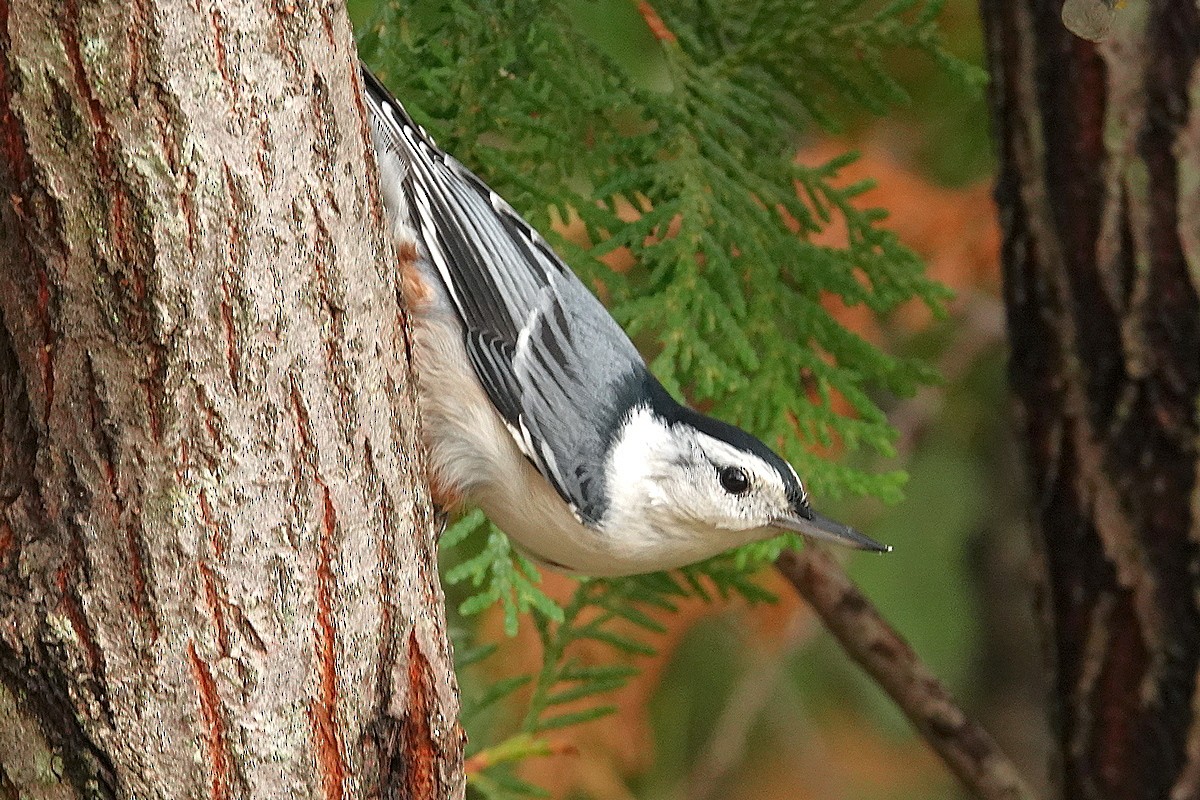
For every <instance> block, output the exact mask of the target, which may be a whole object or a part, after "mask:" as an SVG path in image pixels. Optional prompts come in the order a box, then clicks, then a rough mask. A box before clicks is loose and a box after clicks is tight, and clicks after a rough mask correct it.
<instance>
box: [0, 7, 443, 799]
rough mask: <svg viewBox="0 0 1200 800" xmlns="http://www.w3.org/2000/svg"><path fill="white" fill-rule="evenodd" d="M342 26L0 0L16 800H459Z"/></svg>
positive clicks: (387, 259) (260, 13)
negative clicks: (238, 799) (110, 799)
mask: <svg viewBox="0 0 1200 800" xmlns="http://www.w3.org/2000/svg"><path fill="white" fill-rule="evenodd" d="M356 64H357V62H356V59H355V57H354V45H353V41H352V37H351V32H350V27H349V23H348V20H347V18H346V12H345V8H344V5H343V3H342V2H341V1H340V0H290V1H289V2H276V3H262V2H259V1H258V0H201V2H198V3H179V2H169V1H168V0H125V1H124V2H118V1H117V0H113V1H111V2H100V1H99V0H62V2H58V0H55V1H54V2H46V0H0V189H2V193H0V197H2V198H3V199H2V201H0V313H2V315H3V326H2V327H0V798H15V797H22V798H24V797H45V798H82V797H135V796H136V797H141V798H170V799H171V800H176V799H178V798H193V797H206V798H212V800H224V799H225V798H233V797H252V798H256V799H257V798H291V797H323V798H331V799H332V798H343V797H346V798H350V797H419V798H440V797H447V796H456V795H457V796H461V794H462V791H463V783H462V771H461V766H462V737H461V733H460V729H459V728H458V726H457V723H456V713H457V696H456V688H455V682H454V676H453V672H452V666H451V661H450V654H449V647H448V644H447V640H446V637H445V631H444V625H443V617H442V607H441V601H442V595H441V590H440V587H439V584H438V580H437V574H436V570H435V549H434V536H433V526H432V523H431V514H430V507H429V502H428V495H427V490H426V488H425V480H424V470H423V462H422V459H421V457H420V455H419V452H420V451H419V448H418V446H417V439H416V430H415V427H416V416H415V411H414V404H413V396H412V391H413V385H412V381H411V377H412V376H411V374H410V372H409V367H408V363H407V355H406V350H407V345H408V342H407V330H406V326H405V322H404V318H403V315H402V312H401V310H400V308H399V306H398V300H397V294H396V270H395V266H394V255H393V253H392V247H391V245H390V243H388V242H387V240H386V238H385V236H384V233H383V224H382V217H381V213H382V212H381V208H380V202H379V197H378V194H377V190H376V183H375V180H374V178H373V174H374V166H373V157H372V155H371V149H370V142H369V139H368V136H367V132H366V128H365V124H364V115H363V108H362V105H361V102H360V98H359V94H358V89H359V79H358V75H357V67H356Z"/></svg>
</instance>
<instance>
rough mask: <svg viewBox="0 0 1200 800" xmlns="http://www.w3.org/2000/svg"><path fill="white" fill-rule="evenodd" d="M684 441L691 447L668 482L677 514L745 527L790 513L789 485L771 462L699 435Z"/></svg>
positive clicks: (762, 525) (764, 524)
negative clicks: (786, 484)
mask: <svg viewBox="0 0 1200 800" xmlns="http://www.w3.org/2000/svg"><path fill="white" fill-rule="evenodd" d="M689 433H690V432H689ZM688 439H690V440H691V441H690V442H689V444H690V447H689V448H688V449H687V451H685V452H684V453H682V454H681V455H683V458H681V459H680V461H679V462H678V465H679V469H678V470H677V471H676V472H675V474H673V475H671V476H670V478H669V479H668V481H667V485H668V486H669V487H670V490H671V491H670V493H671V494H672V495H674V498H673V501H674V504H675V506H676V508H675V513H676V514H679V515H680V516H683V517H691V518H692V519H693V520H694V521H695V522H696V523H697V524H700V525H707V526H711V527H714V528H721V529H725V530H731V531H746V530H752V529H755V528H765V527H768V526H770V524H771V521H772V520H774V519H777V518H779V517H780V516H783V515H786V514H788V513H789V512H790V510H791V502H790V500H789V499H788V492H787V487H786V486H785V485H784V481H783V478H782V477H781V476H780V474H779V471H778V470H777V469H776V468H775V467H774V466H772V465H771V464H769V463H767V462H766V461H764V460H763V459H762V458H760V457H758V456H757V455H755V454H753V453H748V452H746V451H744V450H741V449H738V448H735V447H733V446H732V445H729V444H727V443H725V442H723V441H721V440H719V439H714V438H713V437H711V436H707V435H706V434H703V433H699V432H695V433H691V435H689V436H687V437H685V439H684V441H687V440H688Z"/></svg>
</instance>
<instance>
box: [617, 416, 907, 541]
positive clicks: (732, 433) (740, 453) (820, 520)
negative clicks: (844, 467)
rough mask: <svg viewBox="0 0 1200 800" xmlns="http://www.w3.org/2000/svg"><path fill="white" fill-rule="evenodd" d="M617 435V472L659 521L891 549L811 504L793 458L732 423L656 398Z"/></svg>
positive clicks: (733, 534) (732, 537) (733, 537)
mask: <svg viewBox="0 0 1200 800" xmlns="http://www.w3.org/2000/svg"><path fill="white" fill-rule="evenodd" d="M664 410H665V414H664ZM622 438H623V439H624V441H623V442H622V445H624V446H623V447H619V448H618V452H619V455H621V456H623V458H622V460H623V461H624V464H623V465H622V466H621V468H620V473H619V474H623V475H624V478H623V480H624V481H626V482H635V483H636V486H637V492H636V494H638V495H640V498H639V499H638V500H637V502H639V503H641V504H643V506H644V507H645V509H646V511H647V513H648V514H650V515H652V516H653V517H654V518H655V519H656V520H657V521H658V527H659V528H678V529H685V528H686V529H691V530H697V531H712V532H713V533H714V535H716V536H717V537H722V536H726V535H727V536H728V541H729V546H734V545H737V544H741V543H743V542H746V541H753V540H755V539H763V538H767V537H769V536H771V535H772V534H773V533H776V532H779V531H785V530H786V531H795V532H797V533H800V534H803V535H804V536H807V537H811V538H813V539H821V540H824V541H829V542H834V543H836V544H841V545H848V546H850V547H855V548H858V549H861V550H873V551H876V552H887V551H889V550H891V548H890V547H888V546H886V545H883V544H880V543H879V542H876V541H874V540H873V539H870V538H869V537H867V536H864V535H863V534H861V533H859V532H858V531H856V530H854V529H853V528H851V527H849V526H847V525H843V524H841V523H839V522H836V521H834V520H832V519H830V518H828V517H825V516H823V515H821V514H818V513H817V512H816V511H814V510H813V509H812V507H811V506H810V505H809V503H808V495H807V492H806V491H805V489H804V485H803V484H802V483H801V481H800V478H799V477H798V476H797V475H796V471H795V470H794V469H792V466H791V465H790V464H788V462H787V461H785V460H783V459H782V458H781V457H780V456H779V455H777V454H776V453H775V452H774V451H773V450H772V449H771V448H769V447H767V446H766V445H765V444H763V443H762V442H761V441H760V440H759V439H757V438H755V437H754V436H752V435H750V434H749V433H746V432H745V431H743V430H741V429H740V428H737V427H735V426H733V425H729V424H727V423H724V422H721V421H720V420H716V419H712V418H710V417H706V416H704V415H702V414H699V413H698V412H695V411H692V410H691V409H688V408H686V407H683V406H678V405H675V406H674V407H671V406H665V407H664V406H663V405H661V404H660V405H659V406H658V407H657V408H653V407H651V408H644V409H642V410H640V411H635V412H634V415H633V416H632V417H631V418H630V419H629V421H628V423H627V427H626V430H625V435H624V436H623V437H622ZM626 485H627V486H629V488H631V489H632V488H634V486H632V485H630V484H629V483H626Z"/></svg>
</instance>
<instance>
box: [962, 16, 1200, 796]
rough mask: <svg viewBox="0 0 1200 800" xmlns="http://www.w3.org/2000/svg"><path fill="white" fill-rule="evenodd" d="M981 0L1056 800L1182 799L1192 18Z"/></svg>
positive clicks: (1194, 193)
mask: <svg viewBox="0 0 1200 800" xmlns="http://www.w3.org/2000/svg"><path fill="white" fill-rule="evenodd" d="M1060 8H1061V1H1060V2H1045V1H1036V2H1035V0H1020V1H1019V2H1002V1H1001V0H983V2H982V9H983V16H984V20H985V24H986V29H987V33H986V36H987V45H988V55H989V65H990V69H991V74H992V80H993V90H992V104H993V112H994V123H995V128H996V133H997V137H998V142H999V152H1000V165H1001V169H1000V178H999V183H998V187H997V202H998V205H999V208H1000V214H1001V219H1002V221H1003V224H1004V235H1005V241H1004V253H1003V260H1004V279H1005V285H1004V292H1005V300H1006V302H1007V305H1008V322H1009V336H1010V340H1011V347H1012V357H1011V367H1010V371H1011V375H1010V377H1011V382H1012V386H1013V389H1014V391H1015V393H1016V396H1017V400H1018V408H1019V411H1020V415H1021V417H1022V421H1023V424H1024V429H1025V434H1026V436H1027V445H1028V455H1029V458H1030V462H1031V466H1032V478H1033V488H1034V507H1033V511H1034V516H1035V519H1036V522H1037V525H1038V527H1039V529H1040V532H1041V541H1040V543H1039V544H1040V548H1039V549H1040V554H1041V555H1040V560H1041V562H1042V566H1043V567H1044V575H1045V583H1044V586H1043V591H1042V597H1041V605H1042V610H1043V617H1044V622H1045V627H1046V630H1047V632H1048V637H1047V642H1048V647H1047V651H1048V653H1047V655H1048V657H1049V661H1050V663H1051V665H1052V667H1053V678H1052V680H1053V686H1052V694H1051V698H1052V703H1053V704H1054V706H1055V711H1056V717H1057V719H1056V724H1057V733H1058V737H1059V751H1060V758H1061V763H1060V764H1059V765H1058V766H1059V769H1058V773H1059V775H1058V780H1059V784H1060V786H1059V790H1060V794H1061V796H1063V797H1070V798H1101V797H1102V798H1176V799H1177V800H1182V798H1192V797H1197V796H1200V714H1197V711H1200V692H1198V691H1197V688H1198V683H1197V681H1198V679H1200V673H1198V671H1197V663H1198V660H1200V610H1198V600H1197V592H1198V590H1200V559H1198V549H1197V547H1198V544H1200V482H1198V480H1197V478H1198V468H1200V458H1198V454H1200V300H1198V295H1200V61H1198V57H1200V10H1198V8H1197V4H1196V3H1195V2H1194V0H1146V2H1137V3H1127V4H1124V5H1123V8H1121V9H1120V11H1119V13H1118V17H1117V29H1116V31H1115V34H1114V36H1113V37H1112V38H1111V40H1109V41H1107V42H1105V43H1102V44H1099V45H1096V44H1092V43H1090V42H1086V41H1083V40H1080V39H1077V38H1075V37H1074V36H1072V35H1071V34H1070V33H1068V32H1067V31H1066V30H1065V29H1064V28H1063V25H1062V22H1061V21H1060V19H1059V16H1058V15H1059V10H1060Z"/></svg>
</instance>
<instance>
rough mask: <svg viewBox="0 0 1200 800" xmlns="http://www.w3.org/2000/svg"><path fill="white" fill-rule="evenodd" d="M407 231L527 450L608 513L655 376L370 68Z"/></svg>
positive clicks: (590, 505) (376, 113) (377, 117)
mask: <svg viewBox="0 0 1200 800" xmlns="http://www.w3.org/2000/svg"><path fill="white" fill-rule="evenodd" d="M363 78H364V81H365V83H366V86H367V98H368V101H369V106H370V113H371V117H372V123H373V125H374V130H375V135H376V148H377V150H379V152H380V159H381V161H382V160H383V159H384V158H389V157H390V158H398V159H399V160H400V162H401V166H402V170H401V172H400V174H401V175H402V176H403V178H402V189H403V192H404V196H405V200H406V201H407V206H408V213H409V216H410V219H409V224H410V225H411V227H412V229H413V230H414V231H416V233H417V236H418V239H419V244H420V247H421V251H422V252H421V255H422V257H423V258H425V259H428V262H429V265H430V266H432V267H433V269H432V270H431V271H432V272H435V273H436V275H437V277H438V278H439V279H440V281H441V284H442V286H443V288H444V289H445V292H446V295H447V297H448V298H449V299H450V302H451V303H452V304H453V306H454V309H455V311H456V312H457V314H458V317H459V319H460V320H461V322H462V325H463V335H464V344H465V346H466V351H467V354H468V357H469V358H470V359H471V365H472V367H473V368H474V370H475V374H476V376H477V377H478V379H479V382H480V384H481V385H482V386H483V388H484V390H485V391H486V393H487V395H488V397H489V398H491V401H492V404H493V405H494V406H495V407H496V410H497V411H498V412H499V413H500V415H501V417H503V419H504V421H505V423H506V424H507V426H508V429H509V432H510V433H511V434H512V436H513V438H514V439H515V440H516V443H517V445H518V447H520V449H521V451H522V452H523V453H524V454H525V456H526V457H527V458H529V460H530V461H531V462H532V463H533V464H534V466H536V467H537V469H538V470H539V471H540V472H541V474H542V475H543V476H545V478H546V479H547V480H548V481H549V482H550V484H551V485H553V486H554V488H555V489H556V490H557V491H558V493H559V494H560V495H561V496H562V498H563V500H565V501H566V502H567V504H568V505H569V506H570V507H571V509H572V510H573V511H574V513H575V515H576V516H577V517H578V518H579V519H580V520H581V521H582V522H584V523H586V524H590V525H592V526H596V525H598V524H599V522H600V520H601V519H602V517H603V516H604V512H605V509H606V504H607V496H606V495H607V492H606V487H605V485H604V457H605V454H606V453H607V448H608V444H609V440H610V439H611V437H612V436H613V435H614V432H615V429H616V426H617V425H619V423H620V421H621V419H622V417H624V415H625V414H626V413H627V412H628V410H629V405H630V400H629V398H630V388H631V387H635V386H641V385H643V384H644V382H645V381H646V380H647V379H649V380H651V381H653V378H650V377H649V372H648V370H647V369H646V366H645V363H644V362H643V361H642V359H641V356H640V355H639V354H638V352H637V350H636V349H635V348H634V346H633V344H632V343H631V342H630V341H629V338H628V337H627V336H626V335H625V332H624V331H622V330H621V328H620V326H618V325H617V323H616V322H615V321H614V320H613V319H612V317H611V316H609V314H608V312H607V311H606V310H605V309H604V307H603V306H602V305H601V304H600V302H599V301H598V300H597V299H596V298H595V297H594V296H593V295H592V294H591V292H589V291H588V290H587V288H586V287H584V285H583V284H582V283H581V282H580V280H579V279H578V278H577V277H576V276H575V274H574V273H573V272H572V271H571V270H570V268H569V267H567V265H566V264H564V263H563V262H562V260H561V259H559V258H558V256H557V255H555V254H554V252H553V251H552V250H551V249H550V247H549V246H548V245H547V244H546V243H545V242H544V241H543V240H542V238H541V236H540V235H539V234H538V233H537V231H535V230H534V229H533V228H532V227H531V226H530V225H529V224H528V223H526V222H525V221H524V220H523V219H521V217H520V216H519V215H518V214H517V213H516V212H515V211H513V209H512V208H511V207H510V206H509V205H508V203H506V202H505V201H504V200H503V199H502V198H501V197H500V196H499V195H497V194H496V193H495V192H494V191H492V190H491V189H490V188H488V186H487V185H486V184H484V182H483V181H481V180H480V179H479V178H478V177H476V176H475V175H473V174H472V173H471V172H470V171H468V170H467V169H466V168H465V167H463V166H462V165H461V164H460V163H458V161H456V160H455V159H454V158H452V157H451V156H449V155H447V154H445V153H443V152H442V151H441V150H439V149H438V147H437V146H436V145H435V144H434V142H433V140H432V139H431V138H430V137H429V136H428V135H427V134H426V133H425V132H424V130H422V129H421V128H420V127H419V126H417V125H416V124H415V123H414V122H413V121H412V120H411V119H410V118H409V116H408V114H407V113H406V112H405V111H404V109H403V107H402V106H401V105H400V104H399V102H397V101H396V100H395V99H394V98H393V97H392V96H391V95H390V94H389V93H388V91H387V89H385V88H384V87H383V85H382V84H381V83H380V82H379V80H378V79H377V78H375V76H374V75H372V74H371V72H370V71H369V70H367V69H365V68H364V69H363Z"/></svg>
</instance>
